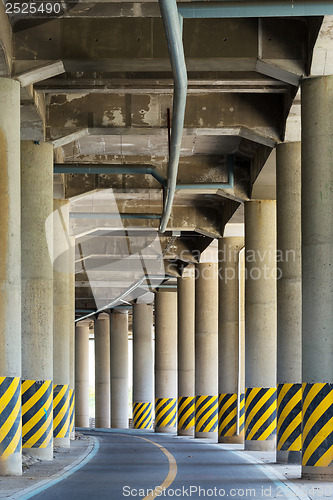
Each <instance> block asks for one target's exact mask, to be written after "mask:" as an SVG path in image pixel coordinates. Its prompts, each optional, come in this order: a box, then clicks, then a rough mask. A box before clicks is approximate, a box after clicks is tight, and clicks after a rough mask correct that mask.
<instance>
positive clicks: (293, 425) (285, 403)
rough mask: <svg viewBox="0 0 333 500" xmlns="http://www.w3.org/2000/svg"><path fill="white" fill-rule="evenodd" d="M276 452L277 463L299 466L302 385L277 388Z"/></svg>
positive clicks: (279, 385)
mask: <svg viewBox="0 0 333 500" xmlns="http://www.w3.org/2000/svg"><path fill="white" fill-rule="evenodd" d="M277 452H278V454H279V461H281V462H282V461H283V462H286V463H295V464H300V462H301V460H300V459H301V452H302V385H301V384H278V386H277Z"/></svg>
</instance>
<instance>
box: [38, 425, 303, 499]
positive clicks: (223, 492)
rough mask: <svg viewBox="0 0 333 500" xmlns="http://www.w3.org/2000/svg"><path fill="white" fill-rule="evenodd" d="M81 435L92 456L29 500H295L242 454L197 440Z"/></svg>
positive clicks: (126, 434) (111, 433)
mask: <svg viewBox="0 0 333 500" xmlns="http://www.w3.org/2000/svg"><path fill="white" fill-rule="evenodd" d="M84 434H86V435H91V436H94V437H96V438H98V440H99V444H100V448H99V451H98V453H97V454H96V456H95V457H94V458H93V459H92V460H91V461H90V462H89V463H88V464H86V465H85V466H84V467H83V468H82V469H80V470H78V471H77V472H75V473H74V474H72V475H71V476H69V477H68V478H67V479H64V480H63V481H61V482H60V483H58V484H56V485H55V486H52V487H50V488H48V489H47V490H45V491H44V492H43V493H40V494H38V495H35V496H34V497H33V498H34V499H35V500H39V499H40V500H42V499H47V500H55V499H62V500H67V499H70V500H74V499H80V500H104V499H105V500H122V499H126V498H141V499H144V498H147V499H148V498H160V497H161V498H170V497H175V498H177V497H178V498H191V499H195V500H197V499H199V498H200V499H202V498H205V497H206V498H207V497H209V498H236V499H239V498H246V499H248V498H293V499H295V498H298V497H297V496H296V495H295V493H293V492H292V491H290V490H289V489H288V488H286V486H285V485H284V484H283V483H280V482H279V480H278V479H276V480H275V482H274V481H273V479H274V478H273V479H270V478H269V477H268V476H267V475H266V474H265V472H264V470H265V469H264V468H263V467H262V466H258V465H255V464H252V463H250V462H248V461H247V460H246V457H245V456H242V452H238V453H234V452H232V451H230V450H226V449H221V447H220V446H218V445H215V444H207V443H204V442H202V440H199V441H195V440H193V439H187V438H177V437H176V436H168V435H162V434H154V433H148V432H137V431H132V430H131V431H126V430H124V431H118V430H110V431H109V432H98V431H84ZM156 487H158V489H157V490H155V492H154V494H152V491H153V490H154V489H155V488H156Z"/></svg>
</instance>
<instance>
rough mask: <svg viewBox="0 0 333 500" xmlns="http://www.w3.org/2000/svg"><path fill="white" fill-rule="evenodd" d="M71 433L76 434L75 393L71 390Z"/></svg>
mask: <svg viewBox="0 0 333 500" xmlns="http://www.w3.org/2000/svg"><path fill="white" fill-rule="evenodd" d="M69 432H70V433H74V432H75V391H74V389H69ZM74 439H75V438H74Z"/></svg>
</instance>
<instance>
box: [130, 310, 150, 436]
mask: <svg viewBox="0 0 333 500" xmlns="http://www.w3.org/2000/svg"><path fill="white" fill-rule="evenodd" d="M153 402H154V345H153V306H152V305H150V304H134V305H133V428H134V429H152V428H153Z"/></svg>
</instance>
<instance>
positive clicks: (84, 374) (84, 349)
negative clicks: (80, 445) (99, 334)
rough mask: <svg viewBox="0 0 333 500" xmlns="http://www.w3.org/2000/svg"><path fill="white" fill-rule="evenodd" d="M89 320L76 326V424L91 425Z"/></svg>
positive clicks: (78, 425)
mask: <svg viewBox="0 0 333 500" xmlns="http://www.w3.org/2000/svg"><path fill="white" fill-rule="evenodd" d="M89 323H90V322H89V321H88V320H84V321H80V322H79V323H76V326H75V399H76V403H75V425H76V426H77V427H89Z"/></svg>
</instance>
